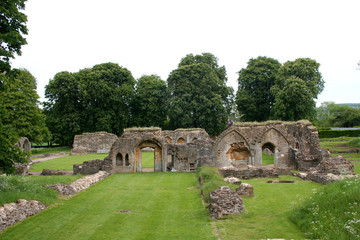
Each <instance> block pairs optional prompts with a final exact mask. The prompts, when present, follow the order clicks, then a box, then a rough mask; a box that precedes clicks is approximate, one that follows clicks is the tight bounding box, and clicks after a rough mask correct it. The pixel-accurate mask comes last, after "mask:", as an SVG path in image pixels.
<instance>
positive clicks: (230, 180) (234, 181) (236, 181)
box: [224, 177, 241, 185]
mask: <svg viewBox="0 0 360 240" xmlns="http://www.w3.org/2000/svg"><path fill="white" fill-rule="evenodd" d="M224 181H225V182H227V183H232V184H238V185H239V184H241V181H240V179H238V178H236V177H226V178H224Z"/></svg>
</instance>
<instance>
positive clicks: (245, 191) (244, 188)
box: [235, 183, 254, 197]
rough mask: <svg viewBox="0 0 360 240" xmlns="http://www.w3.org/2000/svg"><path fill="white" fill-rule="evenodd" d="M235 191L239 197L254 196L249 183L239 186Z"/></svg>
mask: <svg viewBox="0 0 360 240" xmlns="http://www.w3.org/2000/svg"><path fill="white" fill-rule="evenodd" d="M235 191H236V193H237V194H239V196H248V197H253V196H254V187H253V186H252V185H251V184H249V183H242V184H240V186H239V187H238V188H236V189H235Z"/></svg>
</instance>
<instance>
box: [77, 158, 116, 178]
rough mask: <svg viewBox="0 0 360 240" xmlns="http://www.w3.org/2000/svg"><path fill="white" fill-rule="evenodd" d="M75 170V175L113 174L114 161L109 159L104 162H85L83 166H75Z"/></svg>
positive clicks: (96, 160)
mask: <svg viewBox="0 0 360 240" xmlns="http://www.w3.org/2000/svg"><path fill="white" fill-rule="evenodd" d="M73 169H74V175H76V174H82V175H88V174H95V173H97V172H99V171H106V172H111V170H112V161H111V159H109V158H105V159H104V160H100V159H95V160H92V161H85V162H83V163H82V164H74V166H73Z"/></svg>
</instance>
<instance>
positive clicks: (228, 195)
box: [208, 186, 244, 219]
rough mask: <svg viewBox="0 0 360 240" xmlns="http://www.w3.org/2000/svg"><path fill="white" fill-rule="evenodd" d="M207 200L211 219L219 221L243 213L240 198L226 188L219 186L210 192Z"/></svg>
mask: <svg viewBox="0 0 360 240" xmlns="http://www.w3.org/2000/svg"><path fill="white" fill-rule="evenodd" d="M209 199H210V204H209V206H208V209H209V212H210V216H211V218H212V219H220V218H222V217H226V216H227V215H233V214H238V213H241V212H243V211H244V204H243V201H242V199H241V197H240V196H239V195H238V194H237V193H236V192H234V191H233V190H232V189H231V188H230V187H228V186H221V187H220V188H218V189H216V190H214V191H212V192H211V193H210V198H209Z"/></svg>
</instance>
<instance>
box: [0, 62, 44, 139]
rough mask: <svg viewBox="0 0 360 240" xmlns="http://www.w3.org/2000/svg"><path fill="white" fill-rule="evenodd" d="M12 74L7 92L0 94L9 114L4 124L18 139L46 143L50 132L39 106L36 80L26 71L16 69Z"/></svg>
mask: <svg viewBox="0 0 360 240" xmlns="http://www.w3.org/2000/svg"><path fill="white" fill-rule="evenodd" d="M12 73H13V74H12V80H11V81H9V82H8V84H7V90H6V92H5V91H3V92H0V97H1V98H3V106H4V107H5V110H6V113H7V114H6V116H5V117H4V118H3V124H4V125H5V126H7V127H8V128H12V131H13V132H14V133H16V136H17V137H27V138H28V139H29V140H30V141H31V142H38V143H41V142H43V141H46V140H47V139H48V135H49V131H48V129H47V127H46V125H45V116H44V115H43V113H42V112H41V109H40V108H39V106H38V104H39V100H38V99H39V96H38V94H37V92H36V79H35V77H34V76H33V75H32V74H31V73H30V72H29V71H27V70H26V69H20V70H19V69H14V70H13V72H12Z"/></svg>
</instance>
